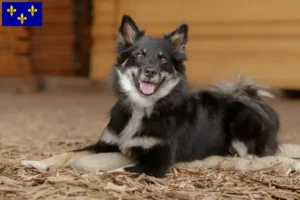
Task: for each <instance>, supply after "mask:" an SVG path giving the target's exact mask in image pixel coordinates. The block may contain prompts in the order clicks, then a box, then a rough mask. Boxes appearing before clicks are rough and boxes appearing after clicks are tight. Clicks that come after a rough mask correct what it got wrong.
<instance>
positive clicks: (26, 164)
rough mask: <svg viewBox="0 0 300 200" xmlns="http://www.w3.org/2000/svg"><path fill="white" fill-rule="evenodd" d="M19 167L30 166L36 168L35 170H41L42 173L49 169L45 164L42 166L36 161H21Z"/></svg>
mask: <svg viewBox="0 0 300 200" xmlns="http://www.w3.org/2000/svg"><path fill="white" fill-rule="evenodd" d="M21 165H23V166H32V167H34V168H37V169H39V170H43V171H46V170H47V169H48V168H49V166H47V165H46V164H44V163H42V162H40V161H36V160H22V161H21Z"/></svg>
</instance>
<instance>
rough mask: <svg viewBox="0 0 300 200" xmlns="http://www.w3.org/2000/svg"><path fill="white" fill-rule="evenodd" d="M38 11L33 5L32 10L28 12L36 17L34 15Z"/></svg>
mask: <svg viewBox="0 0 300 200" xmlns="http://www.w3.org/2000/svg"><path fill="white" fill-rule="evenodd" d="M37 11H38V10H37V9H36V8H34V6H33V5H32V6H31V8H29V9H28V12H30V13H31V16H34V13H36V12H37Z"/></svg>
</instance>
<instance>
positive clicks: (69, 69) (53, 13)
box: [31, 0, 74, 76]
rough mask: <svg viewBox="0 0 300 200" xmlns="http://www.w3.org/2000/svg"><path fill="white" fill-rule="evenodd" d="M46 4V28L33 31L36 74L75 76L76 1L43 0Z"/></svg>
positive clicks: (33, 56) (32, 40)
mask: <svg viewBox="0 0 300 200" xmlns="http://www.w3.org/2000/svg"><path fill="white" fill-rule="evenodd" d="M36 1H41V0H36ZM42 2H43V26H42V27H33V28H32V29H31V38H32V39H31V42H32V44H31V45H32V52H31V56H32V67H33V70H34V74H38V75H54V76H55V75H58V76H73V75H74V28H73V25H74V7H73V6H74V1H73V0H42Z"/></svg>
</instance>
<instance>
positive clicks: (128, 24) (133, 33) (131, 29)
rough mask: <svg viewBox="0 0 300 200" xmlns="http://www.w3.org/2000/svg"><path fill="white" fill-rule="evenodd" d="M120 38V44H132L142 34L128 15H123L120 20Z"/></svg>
mask: <svg viewBox="0 0 300 200" xmlns="http://www.w3.org/2000/svg"><path fill="white" fill-rule="evenodd" d="M119 33H120V38H119V41H120V42H121V43H122V44H133V43H134V42H135V41H136V40H137V39H138V37H140V36H142V35H144V31H141V30H140V29H139V27H138V26H137V25H136V23H135V22H134V21H133V19H132V18H131V17H130V16H129V15H123V17H122V22H121V25H120V27H119Z"/></svg>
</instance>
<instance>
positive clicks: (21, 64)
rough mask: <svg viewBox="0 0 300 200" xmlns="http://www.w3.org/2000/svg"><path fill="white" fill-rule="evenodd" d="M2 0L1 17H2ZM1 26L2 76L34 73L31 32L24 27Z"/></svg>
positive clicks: (0, 65) (0, 68) (0, 53)
mask: <svg viewBox="0 0 300 200" xmlns="http://www.w3.org/2000/svg"><path fill="white" fill-rule="evenodd" d="M2 2H3V1H2V0H1V1H0V17H1V18H2ZM0 23H1V28H0V76H19V75H22V76H25V75H30V74H31V73H32V71H31V68H30V56H29V53H30V52H29V51H30V37H29V36H30V33H29V29H28V28H24V27H2V20H1V22H0Z"/></svg>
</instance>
